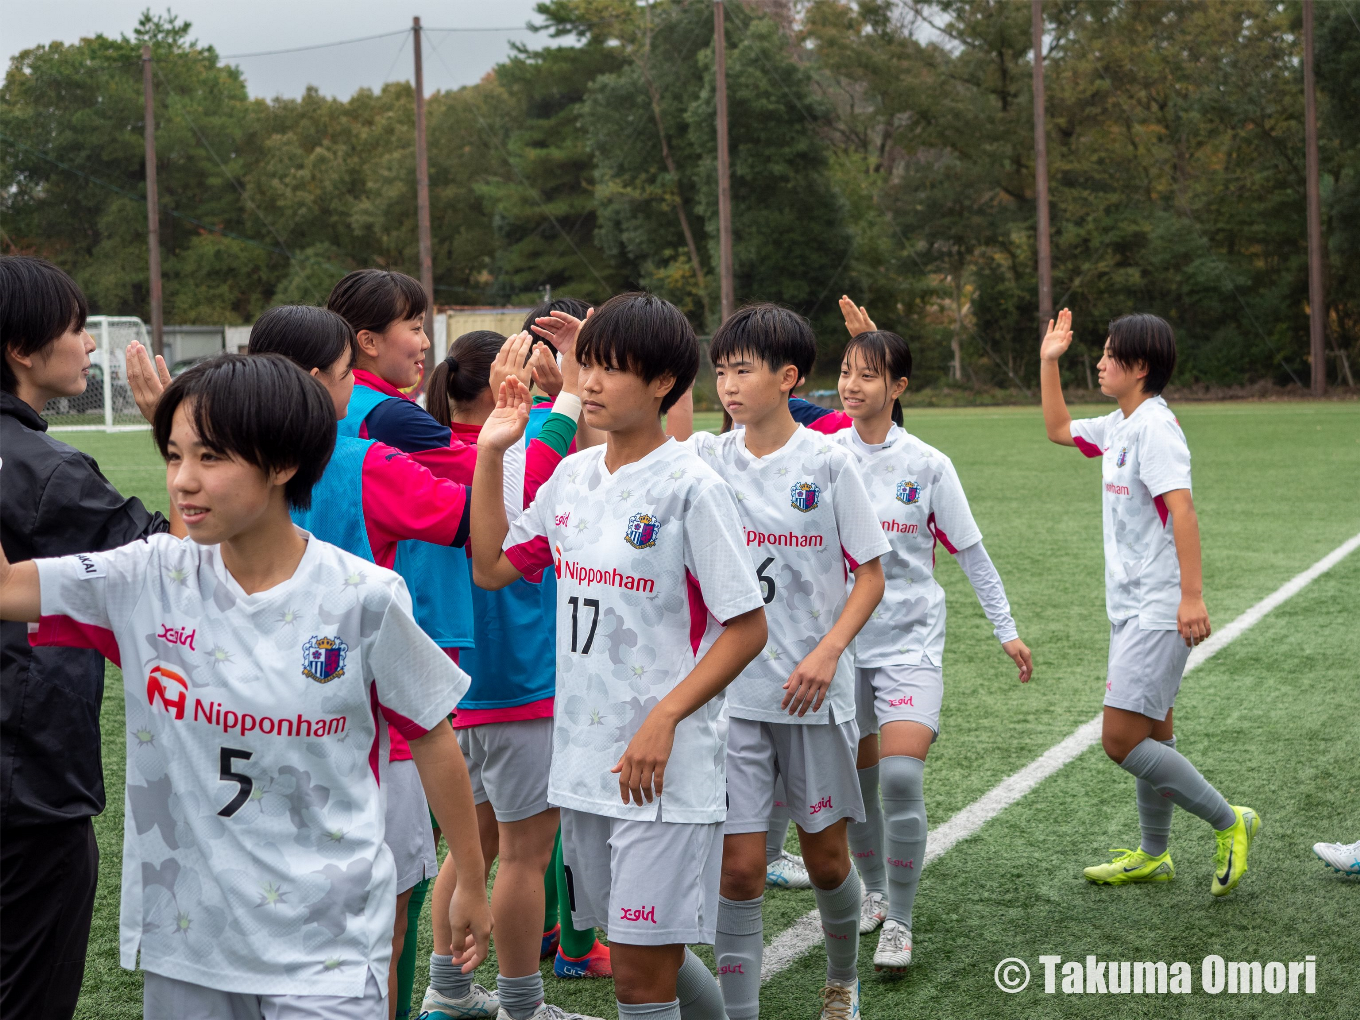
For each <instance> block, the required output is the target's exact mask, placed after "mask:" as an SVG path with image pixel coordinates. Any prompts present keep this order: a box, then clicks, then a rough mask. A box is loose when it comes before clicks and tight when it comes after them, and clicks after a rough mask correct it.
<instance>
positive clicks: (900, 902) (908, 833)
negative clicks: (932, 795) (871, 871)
mask: <svg viewBox="0 0 1360 1020" xmlns="http://www.w3.org/2000/svg"><path fill="white" fill-rule="evenodd" d="M879 767H880V768H882V770H883V813H884V814H885V815H886V816H887V830H888V832H887V836H888V839H887V846H888V920H890V921H896V922H897V923H898V924H903V925H906V926H907V927H908V928H910V927H911V909H912V906H913V905H914V904H915V903H916V886H917V884H918V883H919V882H920V881H921V868H922V867H924V866H925V857H926V801H925V794H924V792H923V785H924V781H925V770H926V763H925V762H923V761H922V760H921V759H920V758H912V757H910V756H908V755H905V754H894V755H891V756H889V757H887V758H884V759H883V760H882V761H881V762H880V763H879Z"/></svg>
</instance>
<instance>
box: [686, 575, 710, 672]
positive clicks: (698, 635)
mask: <svg viewBox="0 0 1360 1020" xmlns="http://www.w3.org/2000/svg"><path fill="white" fill-rule="evenodd" d="M685 594H686V595H688V596H689V646H690V648H692V649H693V650H694V654H695V655H698V654H699V646H700V645H701V644H703V641H704V631H706V630H708V605H707V603H705V602H704V593H703V589H701V588H700V587H699V579H698V578H697V577H695V576H694V575H693V574H691V573H690V572H689V568H688V567H686V568H685Z"/></svg>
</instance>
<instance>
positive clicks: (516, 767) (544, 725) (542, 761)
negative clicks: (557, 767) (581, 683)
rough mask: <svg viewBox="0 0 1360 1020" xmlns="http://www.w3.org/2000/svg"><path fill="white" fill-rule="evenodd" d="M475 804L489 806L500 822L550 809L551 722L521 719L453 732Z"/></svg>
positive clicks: (485, 724) (518, 820)
mask: <svg viewBox="0 0 1360 1020" xmlns="http://www.w3.org/2000/svg"><path fill="white" fill-rule="evenodd" d="M454 732H455V733H457V734H458V746H459V747H461V748H462V749H463V760H464V761H466V762H467V769H468V775H469V776H470V777H471V778H472V800H473V803H475V804H485V803H486V802H487V801H490V802H491V809H492V810H493V811H495V812H496V821H498V822H522V821H523V820H524V819H526V818H532V817H533V816H534V815H540V814H542V813H543V812H544V811H547V810H548V808H549V806H550V805H549V804H548V771H549V769H551V768H552V741H553V721H552V720H551V719H521V720H517V721H515V722H498V723H484V724H483V725H481V726H468V727H466V728H465V729H461V730H454Z"/></svg>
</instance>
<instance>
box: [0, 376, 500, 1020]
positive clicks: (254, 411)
mask: <svg viewBox="0 0 1360 1020" xmlns="http://www.w3.org/2000/svg"><path fill="white" fill-rule="evenodd" d="M334 423H335V411H334V407H333V404H332V402H331V400H330V398H329V397H328V396H327V394H326V392H325V391H324V390H323V389H322V388H321V387H320V386H319V385H317V383H316V382H315V381H314V380H312V379H309V378H308V377H307V376H306V374H304V373H303V372H302V371H301V370H300V369H298V368H297V366H295V365H293V364H292V363H290V362H288V361H286V360H285V359H282V358H279V357H274V356H265V357H240V356H237V355H223V356H221V357H219V358H215V359H213V360H212V361H210V362H207V363H204V364H202V365H198V366H195V367H194V368H192V369H190V370H189V371H188V372H186V373H184V375H182V376H181V377H180V378H179V379H177V380H175V381H174V382H172V383H171V384H170V385H169V386H168V387H167V388H166V391H165V393H164V394H163V396H162V398H161V400H160V401H159V403H158V404H157V407H156V412H155V422H154V425H153V430H154V432H153V434H154V437H155V440H156V443H157V446H158V447H159V449H160V450H161V453H162V455H163V456H164V457H165V459H166V465H167V486H168V488H169V490H170V495H171V499H172V501H173V502H174V504H175V505H176V506H177V508H178V509H179V511H180V514H181V516H182V517H183V519H184V522H185V525H186V527H187V529H188V531H189V535H190V538H191V539H192V540H193V541H183V540H178V539H173V538H170V537H168V536H156V537H154V538H152V539H150V540H148V541H146V542H136V543H133V544H132V545H129V546H124V547H122V548H120V549H116V550H113V551H111V552H107V553H88V554H80V555H77V556H69V557H62V558H58V559H50V560H38V561H31V562H28V563H21V564H17V565H14V566H11V565H10V563H9V562H8V560H6V559H3V558H0V617H2V618H4V619H14V620H28V621H33V622H36V621H38V620H39V619H40V618H50V617H54V616H56V617H66V618H69V621H70V625H71V629H75V630H79V631H81V632H84V633H88V634H89V635H90V637H91V641H92V643H93V642H97V643H99V644H100V645H101V646H102V647H110V646H114V648H116V651H115V654H116V655H117V657H118V660H119V664H120V665H121V666H122V668H123V675H124V678H125V687H126V691H125V699H126V703H127V713H128V734H129V737H128V743H129V746H128V756H127V757H128V762H127V784H128V788H127V801H128V805H129V812H128V818H127V831H126V833H125V837H124V847H125V858H124V875H125V876H126V877H127V879H128V880H127V882H125V884H124V888H123V901H122V945H123V961H122V962H123V966H124V967H127V968H128V969H132V968H134V967H135V966H136V965H137V960H138V956H139V955H140V962H141V967H142V970H143V971H144V972H145V982H144V1005H143V1010H144V1013H145V1015H146V1016H147V1017H149V1018H153V1020H159V1018H162V1017H164V1018H166V1020H169V1018H179V1017H185V1016H238V1017H260V1018H264V1017H266V1016H269V1017H275V1016H280V1015H287V1016H290V1017H299V1018H302V1017H315V1018H318V1020H319V1018H322V1017H354V1018H359V1017H362V1018H364V1020H378V1018H380V1017H384V1016H386V1014H387V1003H386V1001H385V1000H386V977H387V969H388V964H389V959H390V954H391V930H392V923H393V912H392V909H393V904H394V903H395V899H396V895H395V894H396V890H395V880H396V876H395V869H394V866H393V860H392V855H391V853H390V851H389V850H387V849H386V847H385V845H384V842H383V839H384V818H383V799H384V787H382V786H380V785H379V781H378V767H377V764H376V763H377V762H378V761H381V760H382V757H381V752H382V751H383V750H385V747H384V746H383V745H384V743H385V736H384V735H385V733H386V728H385V726H383V725H380V724H379V723H378V721H377V713H378V712H379V711H381V712H382V714H383V716H384V718H385V719H386V721H387V722H388V723H389V724H391V725H392V726H394V727H398V728H400V729H402V730H403V731H404V732H405V734H406V737H407V739H408V741H409V742H410V746H411V748H412V753H413V756H414V759H415V762H416V765H417V768H418V770H419V772H420V774H421V779H422V781H423V784H424V787H425V790H426V791H427V793H428V796H429V800H430V804H431V806H432V807H433V810H434V812H435V814H436V815H437V816H438V817H439V819H440V821H441V824H442V825H443V826H444V828H445V831H446V832H447V833H448V835H449V844H450V853H451V854H453V855H455V856H456V857H457V859H458V860H459V861H460V862H461V863H463V864H464V866H465V867H467V868H468V869H469V870H472V869H475V868H477V867H479V866H480V857H481V854H480V850H479V848H478V846H477V842H476V839H475V838H474V837H473V835H472V833H471V831H470V824H469V823H470V822H471V819H472V817H473V806H472V789H471V784H470V782H469V780H468V779H467V777H466V776H467V773H466V769H465V768H464V766H463V764H462V755H461V754H459V753H458V751H457V748H456V746H455V739H454V737H453V733H452V731H451V730H450V729H449V728H448V726H447V723H446V722H445V719H444V717H445V715H446V714H447V713H448V712H449V711H451V710H452V708H453V706H454V704H455V703H456V702H457V699H458V697H459V696H460V695H461V694H462V692H463V691H464V690H466V688H467V677H466V675H465V674H463V673H462V672H461V671H460V670H459V669H458V668H457V667H456V666H455V665H454V664H453V663H452V662H450V661H449V659H448V658H447V657H446V656H445V655H443V654H442V653H441V652H440V650H439V649H438V648H437V647H436V646H435V645H434V644H433V642H431V641H430V640H429V639H428V638H427V637H426V636H425V635H423V634H422V633H421V631H420V630H419V628H418V627H417V626H416V624H415V621H414V619H413V618H412V616H411V613H410V602H409V598H408V597H407V596H406V594H405V589H404V586H403V585H402V584H401V583H400V580H399V579H398V578H397V576H396V575H395V574H393V573H391V572H390V571H386V570H383V569H382V568H380V567H377V566H375V565H374V564H372V563H368V562H365V561H363V560H360V559H359V558H357V557H354V556H351V555H349V554H348V553H345V552H343V551H342V550H340V549H338V548H336V547H335V546H332V545H329V544H327V543H325V542H322V541H321V540H319V539H316V538H314V537H312V536H310V535H308V534H307V533H306V532H304V531H301V530H300V529H298V528H297V527H296V526H295V525H294V524H293V522H292V520H291V518H290V517H289V508H290V506H291V507H299V508H306V507H307V506H308V504H309V503H310V500H311V496H312V487H313V486H314V485H315V483H316V482H317V480H318V478H319V477H320V475H321V473H322V471H323V469H324V468H325V466H326V463H327V461H328V459H329V457H330V455H331V451H332V448H333V446H334ZM101 635H102V637H101ZM143 678H146V679H145V680H143ZM372 751H377V752H379V753H378V754H377V756H376V757H375V756H374V754H373V753H371V752H372ZM452 910H453V914H454V917H453V918H452V920H453V925H454V928H455V930H456V931H459V932H460V933H463V934H464V935H465V937H466V939H467V943H466V950H465V952H464V954H463V956H462V962H463V963H464V964H465V965H466V966H468V967H469V969H471V968H473V967H475V966H476V964H477V962H478V961H479V960H480V959H482V958H483V957H484V956H485V954H486V943H487V937H488V934H489V930H490V915H489V911H488V910H487V907H486V904H485V899H484V893H483V892H482V891H481V890H479V889H477V888H475V887H474V886H469V887H468V888H467V889H465V890H459V892H458V896H457V902H456V903H455V904H454V906H453V908H452Z"/></svg>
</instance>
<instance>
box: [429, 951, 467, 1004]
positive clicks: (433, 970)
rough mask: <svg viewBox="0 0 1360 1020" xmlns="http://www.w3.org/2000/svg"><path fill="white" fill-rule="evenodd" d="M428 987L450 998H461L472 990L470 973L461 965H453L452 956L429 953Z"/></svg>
mask: <svg viewBox="0 0 1360 1020" xmlns="http://www.w3.org/2000/svg"><path fill="white" fill-rule="evenodd" d="M430 987H431V988H433V989H434V990H435V991H436V992H438V993H439V994H440V995H443V996H445V997H447V998H450V999H462V998H464V997H466V996H467V994H468V992H470V991H472V975H471V974H464V973H463V966H462V964H459V965H458V966H456V967H455V966H454V964H453V957H452V956H439V955H438V954H436V953H431V954H430Z"/></svg>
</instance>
